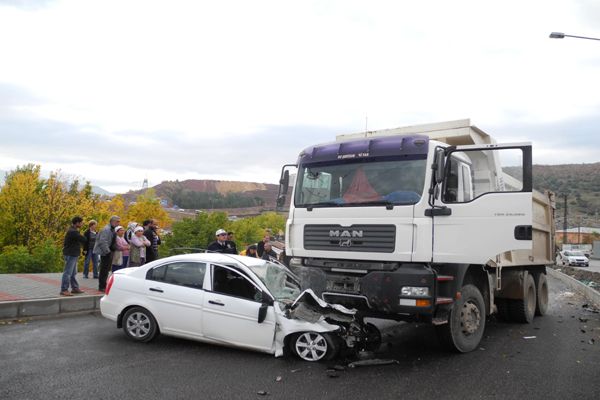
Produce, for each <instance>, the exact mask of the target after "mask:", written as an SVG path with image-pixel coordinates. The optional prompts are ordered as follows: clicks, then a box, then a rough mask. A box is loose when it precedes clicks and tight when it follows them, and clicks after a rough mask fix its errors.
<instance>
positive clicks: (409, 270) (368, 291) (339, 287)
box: [294, 264, 436, 320]
mask: <svg viewBox="0 0 600 400" xmlns="http://www.w3.org/2000/svg"><path fill="white" fill-rule="evenodd" d="M294 271H295V272H296V273H297V274H298V275H299V276H300V278H301V281H302V287H303V289H306V288H311V289H313V290H314V291H315V293H317V295H319V296H320V297H321V298H323V299H324V300H325V301H327V302H329V303H337V304H342V305H344V306H346V307H351V308H356V309H358V310H359V311H360V312H361V314H363V315H365V316H374V317H384V318H394V319H425V320H429V319H431V316H432V314H433V312H434V310H435V293H436V277H435V274H434V272H433V271H432V270H431V269H429V268H427V267H426V266H425V265H423V264H402V265H400V266H399V267H398V268H397V269H395V270H393V271H366V273H365V271H361V272H360V273H352V272H344V273H340V272H339V271H335V269H333V270H332V269H328V268H320V267H316V266H310V265H304V266H302V267H296V268H294ZM403 287H405V288H417V289H419V288H426V290H425V289H423V290H422V291H426V292H428V294H427V295H420V296H414V295H412V296H411V295H403V294H402V288H403Z"/></svg>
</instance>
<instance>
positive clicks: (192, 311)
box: [100, 253, 381, 361]
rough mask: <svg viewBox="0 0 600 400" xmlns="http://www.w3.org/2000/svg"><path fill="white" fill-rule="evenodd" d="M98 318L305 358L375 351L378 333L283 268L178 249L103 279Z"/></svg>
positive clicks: (134, 333)
mask: <svg viewBox="0 0 600 400" xmlns="http://www.w3.org/2000/svg"><path fill="white" fill-rule="evenodd" d="M100 311H101V312H102V315H103V316H104V317H106V318H109V319H111V320H113V321H116V323H117V327H118V328H123V330H124V332H125V334H126V335H127V336H128V337H130V338H131V339H133V340H136V341H140V342H148V341H150V340H152V339H153V338H154V337H156V335H157V334H158V333H162V334H165V335H171V336H177V337H181V338H186V339H193V340H199V341H203V342H209V343H215V344H221V345H226V346H236V347H242V348H247V349H252V350H256V351H261V352H266V353H271V354H274V355H275V356H281V355H283V354H284V351H285V350H286V349H287V350H290V351H291V352H292V353H293V354H296V355H298V356H299V357H300V358H302V359H304V360H306V361H319V360H323V359H331V358H333V357H335V356H336V354H338V352H339V351H340V350H341V349H353V350H363V349H368V350H373V349H374V348H375V347H377V346H378V345H379V341H380V339H381V337H380V334H379V331H378V330H377V328H375V327H374V326H373V325H371V324H365V323H364V322H363V321H362V318H360V317H358V316H357V315H356V311H355V310H349V309H347V308H345V307H343V306H341V305H331V304H328V303H326V302H324V301H323V300H321V299H319V298H317V297H316V296H315V294H314V293H313V292H312V291H311V290H306V291H304V292H301V291H300V284H299V282H298V279H297V277H295V276H294V274H293V273H292V272H291V271H290V270H288V269H287V268H286V267H285V266H283V265H281V264H278V263H273V262H268V261H264V260H259V259H255V258H250V257H244V256H232V255H225V254H210V253H206V254H204V253H203V254H184V255H179V256H173V257H168V258H164V259H161V260H157V261H154V262H152V263H149V264H147V265H144V266H142V267H137V268H125V269H122V270H119V271H117V272H115V273H114V274H113V275H112V276H111V277H110V279H109V281H108V285H107V288H106V293H105V295H104V297H103V298H102V299H101V300H100Z"/></svg>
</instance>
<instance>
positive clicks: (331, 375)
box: [325, 369, 340, 378]
mask: <svg viewBox="0 0 600 400" xmlns="http://www.w3.org/2000/svg"><path fill="white" fill-rule="evenodd" d="M325 373H326V374H327V377H329V378H339V377H340V374H338V373H337V371H336V370H335V369H327V370H325Z"/></svg>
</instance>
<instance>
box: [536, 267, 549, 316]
mask: <svg viewBox="0 0 600 400" xmlns="http://www.w3.org/2000/svg"><path fill="white" fill-rule="evenodd" d="M535 291H536V293H537V301H536V304H535V315H539V316H542V315H546V312H547V311H548V280H547V279H546V274H538V276H537V277H536V280H535Z"/></svg>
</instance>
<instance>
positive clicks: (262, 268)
mask: <svg viewBox="0 0 600 400" xmlns="http://www.w3.org/2000/svg"><path fill="white" fill-rule="evenodd" d="M248 267H249V268H250V269H251V270H252V272H254V274H255V275H256V276H258V278H259V279H260V280H261V281H262V282H263V283H264V284H265V286H266V287H267V289H269V292H271V294H272V295H273V297H275V300H295V299H296V298H297V297H298V296H299V295H300V292H301V291H300V283H299V281H298V278H296V277H295V276H294V275H293V274H292V272H291V271H290V270H288V269H287V268H285V267H284V266H282V265H279V264H275V263H272V262H266V263H264V264H259V265H250V266H248Z"/></svg>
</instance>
